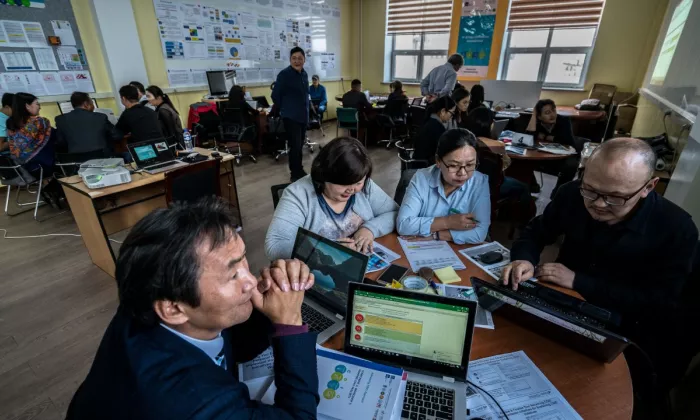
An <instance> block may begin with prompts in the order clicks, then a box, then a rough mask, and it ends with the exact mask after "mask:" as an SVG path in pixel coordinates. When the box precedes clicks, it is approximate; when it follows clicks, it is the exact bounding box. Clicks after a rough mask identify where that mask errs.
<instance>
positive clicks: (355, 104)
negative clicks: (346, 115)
mask: <svg viewBox="0 0 700 420" xmlns="http://www.w3.org/2000/svg"><path fill="white" fill-rule="evenodd" d="M343 108H356V109H357V110H358V111H364V110H366V109H368V108H372V104H370V103H369V101H368V100H367V96H365V94H364V93H363V92H358V91H356V90H350V91H348V92H345V95H343Z"/></svg>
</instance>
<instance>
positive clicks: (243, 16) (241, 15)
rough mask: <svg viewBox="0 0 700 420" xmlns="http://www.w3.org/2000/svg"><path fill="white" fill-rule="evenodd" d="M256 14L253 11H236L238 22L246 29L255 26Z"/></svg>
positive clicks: (256, 23)
mask: <svg viewBox="0 0 700 420" xmlns="http://www.w3.org/2000/svg"><path fill="white" fill-rule="evenodd" d="M257 21H258V14H257V13H253V12H238V24H239V25H241V26H242V27H247V28H248V29H253V28H257V26H258V22H257Z"/></svg>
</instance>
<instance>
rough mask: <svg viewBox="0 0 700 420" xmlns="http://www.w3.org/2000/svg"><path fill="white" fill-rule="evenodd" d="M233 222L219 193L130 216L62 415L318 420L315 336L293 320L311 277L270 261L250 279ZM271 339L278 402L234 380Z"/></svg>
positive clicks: (298, 266)
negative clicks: (101, 316)
mask: <svg viewBox="0 0 700 420" xmlns="http://www.w3.org/2000/svg"><path fill="white" fill-rule="evenodd" d="M235 225H236V224H235V220H234V218H233V216H232V214H231V213H230V212H229V210H228V205H227V204H226V203H224V202H222V201H220V200H205V201H200V202H197V203H195V204H189V205H185V204H176V205H174V206H172V207H170V208H167V209H158V210H156V211H154V212H152V213H151V214H149V215H148V216H146V217H145V218H144V219H142V220H141V221H140V222H139V223H137V224H136V226H135V227H134V228H133V229H132V231H131V232H130V233H129V236H128V237H127V238H126V240H125V241H124V244H123V245H122V247H121V249H120V253H119V259H118V261H117V269H116V279H117V286H118V290H119V300H120V305H119V308H118V309H117V313H116V315H115V316H114V318H113V319H112V322H111V323H110V325H109V327H108V328H107V331H106V332H105V335H104V337H103V339H102V342H101V343H100V347H99V349H98V351H97V355H96V356H95V360H94V362H93V365H92V368H91V369H90V372H89V373H88V375H87V378H86V379H85V382H83V384H82V385H81V386H80V388H79V389H78V391H77V392H76V394H75V396H74V397H73V400H72V401H71V404H70V406H69V408H68V415H67V418H68V419H115V420H116V419H119V420H121V419H185V418H186V419H253V418H255V419H315V418H316V406H317V404H318V401H319V396H318V377H317V370H316V351H315V346H316V335H315V334H312V333H309V332H308V327H307V326H306V325H303V324H302V320H301V304H302V301H303V298H304V291H305V290H307V289H309V288H310V287H311V286H313V283H314V278H313V275H312V274H310V273H309V268H308V267H307V266H306V265H304V264H302V263H300V262H299V261H298V260H286V261H284V260H278V261H275V262H274V263H273V264H272V265H271V266H270V268H265V269H263V270H262V272H261V276H260V277H259V278H255V277H254V276H253V275H252V274H251V273H250V271H249V269H248V262H247V260H246V257H245V255H246V249H245V248H246V247H245V244H244V243H243V240H242V238H241V237H240V236H238V235H237V233H236V231H235V229H234V228H233V227H234V226H235ZM163 255H167V256H168V258H162V256H163ZM270 345H271V346H272V350H273V353H274V359H275V360H274V371H275V385H276V386H277V392H276V394H275V405H265V404H262V403H259V402H257V401H252V400H251V399H250V395H249V393H248V388H247V387H246V385H245V384H243V383H241V382H239V381H238V380H237V378H236V371H237V369H236V363H241V362H246V361H249V360H252V359H253V358H255V357H256V356H257V355H258V354H260V353H261V352H262V351H264V350H265V349H266V348H267V347H269V346H270Z"/></svg>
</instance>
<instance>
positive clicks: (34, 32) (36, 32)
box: [22, 22, 48, 47]
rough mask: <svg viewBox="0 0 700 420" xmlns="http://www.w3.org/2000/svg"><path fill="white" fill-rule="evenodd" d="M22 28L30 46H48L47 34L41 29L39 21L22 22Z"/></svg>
mask: <svg viewBox="0 0 700 420" xmlns="http://www.w3.org/2000/svg"><path fill="white" fill-rule="evenodd" d="M22 29H24V33H25V35H26V36H27V46H29V47H46V46H48V44H47V43H46V36H45V35H44V30H43V29H41V24H40V23H39V22H22Z"/></svg>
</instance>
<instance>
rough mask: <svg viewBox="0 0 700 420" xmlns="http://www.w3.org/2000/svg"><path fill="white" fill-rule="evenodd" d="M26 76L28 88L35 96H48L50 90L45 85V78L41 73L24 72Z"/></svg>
mask: <svg viewBox="0 0 700 420" xmlns="http://www.w3.org/2000/svg"><path fill="white" fill-rule="evenodd" d="M23 76H24V78H25V79H26V81H27V90H28V91H29V93H31V94H32V95H34V96H47V95H48V91H47V90H46V87H45V86H44V79H43V78H42V77H41V74H39V73H24V74H23Z"/></svg>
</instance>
